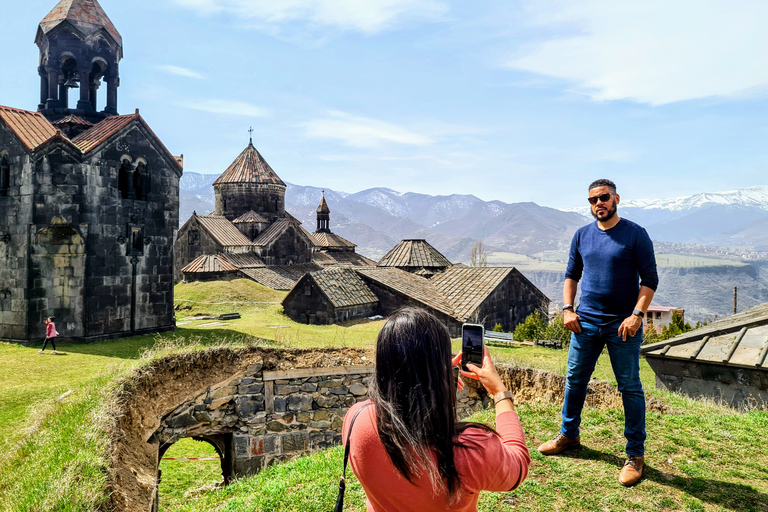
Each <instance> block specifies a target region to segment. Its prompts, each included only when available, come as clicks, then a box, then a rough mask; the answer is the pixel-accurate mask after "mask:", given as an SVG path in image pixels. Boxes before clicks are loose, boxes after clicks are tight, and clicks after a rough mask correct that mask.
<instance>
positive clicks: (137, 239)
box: [125, 224, 144, 256]
mask: <svg viewBox="0 0 768 512" xmlns="http://www.w3.org/2000/svg"><path fill="white" fill-rule="evenodd" d="M126 246H127V247H126V251H125V252H126V254H127V255H128V256H143V255H144V227H143V226H137V225H135V224H128V243H127V244H126Z"/></svg>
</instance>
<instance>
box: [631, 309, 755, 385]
mask: <svg viewBox="0 0 768 512" xmlns="http://www.w3.org/2000/svg"><path fill="white" fill-rule="evenodd" d="M641 353H643V354H645V355H646V357H659V358H663V359H677V360H683V361H690V362H702V363H711V364H718V365H723V366H738V367H746V368H757V369H764V370H765V369H768V357H766V356H768V303H766V304H761V305H759V306H756V307H754V308H752V309H749V310H747V311H744V312H742V313H739V314H736V315H733V316H730V317H728V318H724V319H722V320H718V321H716V322H712V323H710V324H708V325H706V326H704V327H701V328H699V329H696V330H694V331H690V332H687V333H684V334H681V335H680V336H677V337H675V338H672V339H669V340H666V341H661V342H659V343H653V344H651V345H646V346H644V347H642V349H641Z"/></svg>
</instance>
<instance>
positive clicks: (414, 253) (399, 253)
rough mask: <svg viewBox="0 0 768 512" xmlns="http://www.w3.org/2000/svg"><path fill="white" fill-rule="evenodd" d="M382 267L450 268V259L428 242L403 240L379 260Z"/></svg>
mask: <svg viewBox="0 0 768 512" xmlns="http://www.w3.org/2000/svg"><path fill="white" fill-rule="evenodd" d="M378 265H379V266H380V267H425V268H434V267H439V268H444V267H450V266H451V262H450V261H448V258H446V257H445V256H443V255H442V254H440V252H439V251H438V250H437V249H435V248H434V247H432V246H431V245H430V244H429V243H427V241H426V240H421V239H413V240H401V241H400V243H399V244H397V245H396V246H394V247H393V248H392V250H390V251H389V252H388V253H387V254H385V255H384V257H383V258H381V260H379V263H378Z"/></svg>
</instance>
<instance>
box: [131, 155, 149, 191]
mask: <svg viewBox="0 0 768 512" xmlns="http://www.w3.org/2000/svg"><path fill="white" fill-rule="evenodd" d="M133 178H134V183H135V186H134V188H135V190H136V199H139V200H140V201H147V200H148V199H149V192H150V181H149V172H147V164H146V163H144V162H143V161H141V160H140V161H139V163H138V164H136V171H135V172H134V176H133Z"/></svg>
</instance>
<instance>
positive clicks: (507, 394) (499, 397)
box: [493, 390, 515, 405]
mask: <svg viewBox="0 0 768 512" xmlns="http://www.w3.org/2000/svg"><path fill="white" fill-rule="evenodd" d="M506 398H509V400H510V401H511V402H512V403H513V404H514V403H515V395H514V393H512V392H511V391H509V390H507V391H502V392H501V393H496V394H495V395H493V403H494V405H495V404H498V403H499V402H501V401H502V400H504V399H506Z"/></svg>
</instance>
